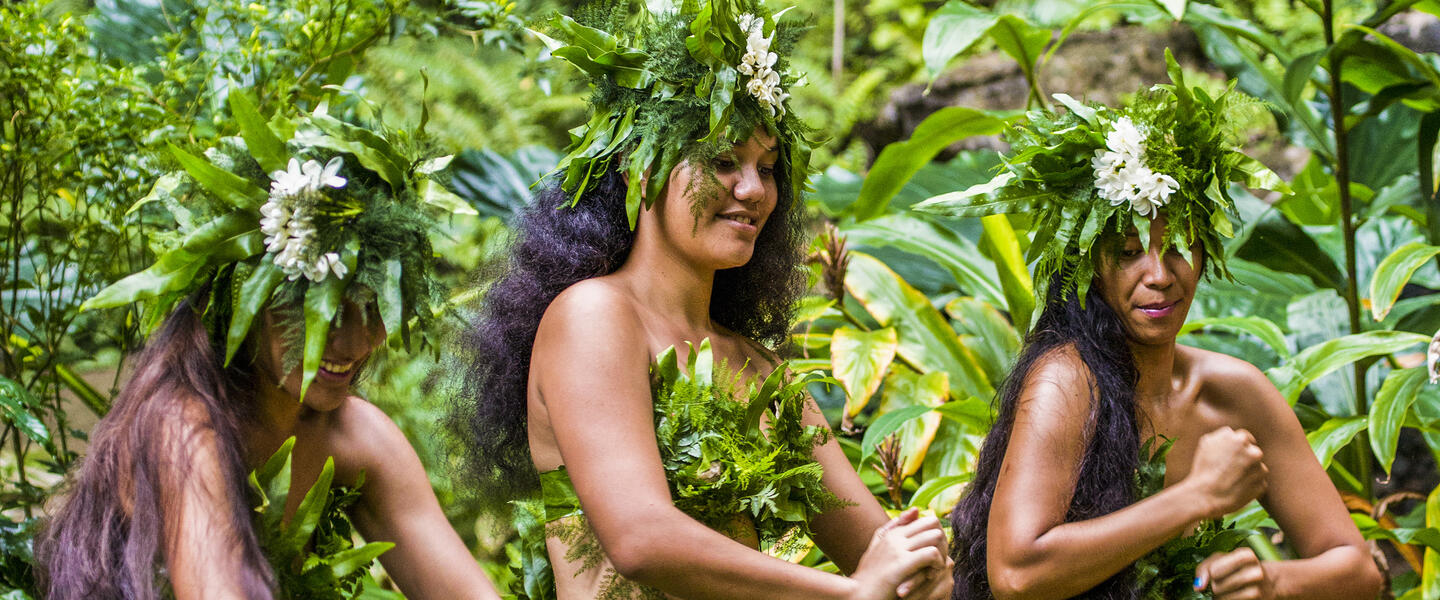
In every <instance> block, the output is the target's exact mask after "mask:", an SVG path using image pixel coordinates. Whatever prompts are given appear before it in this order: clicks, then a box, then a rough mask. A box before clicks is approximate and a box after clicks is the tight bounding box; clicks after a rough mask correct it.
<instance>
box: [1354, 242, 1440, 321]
mask: <svg viewBox="0 0 1440 600" xmlns="http://www.w3.org/2000/svg"><path fill="white" fill-rule="evenodd" d="M1437 255H1440V246H1431V245H1429V244H1422V243H1420V242H1410V243H1409V244H1405V245H1404V246H1401V247H1399V248H1398V249H1396V250H1395V251H1394V252H1391V253H1390V255H1389V256H1386V257H1385V260H1382V261H1380V264H1379V265H1378V266H1376V267H1375V275H1374V276H1373V277H1372V278H1371V279H1370V315H1371V316H1372V317H1374V318H1375V320H1376V321H1381V320H1384V319H1385V315H1387V314H1389V313H1390V308H1391V307H1393V306H1395V300H1396V299H1398V298H1399V297H1400V290H1401V289H1402V288H1404V287H1405V284H1406V283H1409V282H1410V277H1412V276H1413V275H1415V271H1416V270H1417V269H1419V268H1420V267H1421V266H1422V265H1424V264H1425V263H1427V262H1430V259H1433V258H1435V256H1437Z"/></svg>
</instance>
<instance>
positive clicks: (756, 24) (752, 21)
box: [739, 13, 765, 35]
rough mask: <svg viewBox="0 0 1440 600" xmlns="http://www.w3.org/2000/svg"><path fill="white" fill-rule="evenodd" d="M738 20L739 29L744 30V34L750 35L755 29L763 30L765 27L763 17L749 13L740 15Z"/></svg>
mask: <svg viewBox="0 0 1440 600" xmlns="http://www.w3.org/2000/svg"><path fill="white" fill-rule="evenodd" d="M739 21H740V31H744V32H745V33H746V35H750V34H752V33H753V32H755V31H761V32H763V31H764V29H765V19H762V18H760V17H757V16H755V15H753V14H750V13H745V14H743V15H740V19H739Z"/></svg>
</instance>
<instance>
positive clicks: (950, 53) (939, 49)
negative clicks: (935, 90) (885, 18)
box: [921, 0, 999, 80]
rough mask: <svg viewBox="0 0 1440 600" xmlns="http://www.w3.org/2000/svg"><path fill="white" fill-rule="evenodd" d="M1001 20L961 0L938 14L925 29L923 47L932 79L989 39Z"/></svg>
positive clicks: (927, 68) (922, 51)
mask: <svg viewBox="0 0 1440 600" xmlns="http://www.w3.org/2000/svg"><path fill="white" fill-rule="evenodd" d="M997 19H999V16H998V15H996V14H994V13H992V12H989V11H987V10H984V9H980V8H976V7H974V6H971V5H970V4H969V3H966V2H963V1H961V0H950V1H949V2H946V3H945V5H944V6H941V7H940V10H937V11H935V15H934V16H932V17H930V24H929V25H927V26H926V27H925V38H924V40H923V42H922V46H921V55H922V56H923V57H924V59H925V68H926V70H927V71H929V72H930V79H932V80H933V79H935V77H936V76H937V75H939V74H940V72H941V71H943V70H944V69H945V65H946V64H948V63H949V62H950V59H953V58H955V57H956V56H957V55H959V54H960V53H962V52H964V51H966V50H969V49H970V47H971V46H974V45H975V43H976V42H979V41H980V39H981V38H983V37H985V33H986V32H988V31H989V30H990V27H991V26H993V25H994V24H995V21H996V20H997Z"/></svg>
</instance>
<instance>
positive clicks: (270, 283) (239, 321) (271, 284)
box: [225, 260, 285, 366]
mask: <svg viewBox="0 0 1440 600" xmlns="http://www.w3.org/2000/svg"><path fill="white" fill-rule="evenodd" d="M284 277H285V272H284V271H283V270H281V269H280V267H279V266H277V265H276V264H275V262H274V261H271V260H261V261H260V266H259V267H257V268H256V269H255V271H254V272H253V273H251V274H250V277H249V278H248V279H246V280H245V283H244V284H243V285H241V286H240V297H239V299H238V301H237V302H236V303H235V305H234V310H233V313H232V315H231V316H230V328H229V331H227V332H226V335H225V364H226V365H227V366H228V365H229V364H230V359H231V358H234V357H235V351H236V350H239V349H240V344H241V343H243V342H244V341H245V337H246V336H247V335H249V333H250V323H251V321H253V320H254V319H255V315H256V314H258V313H259V312H260V309H261V308H264V306H265V303H266V302H267V301H269V300H270V294H271V293H273V292H274V291H275V288H276V287H278V286H279V285H280V281H281V279H282V278H284Z"/></svg>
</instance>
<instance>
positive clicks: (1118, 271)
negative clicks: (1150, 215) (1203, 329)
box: [1095, 215, 1204, 345]
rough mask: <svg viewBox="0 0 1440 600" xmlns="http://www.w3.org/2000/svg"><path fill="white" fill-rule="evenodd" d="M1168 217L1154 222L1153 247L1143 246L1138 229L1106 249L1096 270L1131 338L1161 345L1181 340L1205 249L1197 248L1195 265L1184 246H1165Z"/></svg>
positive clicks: (1106, 297) (1106, 298)
mask: <svg viewBox="0 0 1440 600" xmlns="http://www.w3.org/2000/svg"><path fill="white" fill-rule="evenodd" d="M1165 223H1166V218H1165V217H1164V215H1160V216H1159V217H1157V218H1156V219H1154V220H1152V221H1151V222H1150V247H1149V248H1144V247H1142V246H1141V245H1140V237H1139V236H1138V235H1136V233H1135V232H1134V231H1133V230H1132V231H1130V232H1128V233H1127V234H1126V236H1125V238H1124V240H1123V241H1121V242H1119V243H1116V244H1114V245H1113V246H1112V248H1113V250H1111V251H1107V252H1103V253H1102V255H1101V258H1100V260H1099V261H1098V264H1097V265H1096V269H1095V276H1096V284H1097V287H1098V289H1099V291H1100V297H1101V298H1102V299H1103V300H1104V301H1105V304H1106V305H1108V306H1110V308H1111V309H1113V310H1114V311H1115V314H1116V315H1118V316H1119V317H1120V322H1121V323H1123V324H1124V326H1125V331H1126V333H1127V334H1129V337H1130V341H1131V343H1136V344H1144V345H1155V344H1168V343H1172V342H1174V341H1175V337H1176V336H1178V335H1179V334H1180V327H1181V326H1182V325H1184V324H1185V316H1186V315H1187V314H1188V313H1189V312H1190V303H1191V301H1192V300H1194V298H1195V286H1196V284H1198V283H1199V281H1200V272H1201V270H1202V268H1203V265H1204V254H1203V252H1202V251H1201V250H1200V249H1199V248H1198V247H1194V248H1192V250H1193V254H1192V255H1193V257H1194V260H1195V263H1194V264H1191V263H1190V262H1189V261H1187V260H1185V257H1184V256H1182V255H1181V254H1180V251H1179V250H1177V249H1175V248H1173V247H1172V248H1170V249H1169V250H1168V251H1163V250H1162V249H1161V248H1162V246H1163V244H1164V236H1165Z"/></svg>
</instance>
